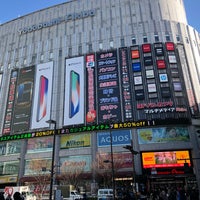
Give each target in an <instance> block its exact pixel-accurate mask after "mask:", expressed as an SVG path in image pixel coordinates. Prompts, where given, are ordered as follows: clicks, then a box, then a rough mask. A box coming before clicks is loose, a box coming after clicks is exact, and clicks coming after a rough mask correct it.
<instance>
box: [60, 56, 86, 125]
mask: <svg viewBox="0 0 200 200" xmlns="http://www.w3.org/2000/svg"><path fill="white" fill-rule="evenodd" d="M84 88H85V87H84V57H83V56H81V57H76V58H69V59H66V73H65V103H64V124H63V125H64V126H68V125H73V124H83V123H84V116H85V115H84V111H85V109H84V100H85V95H84Z"/></svg>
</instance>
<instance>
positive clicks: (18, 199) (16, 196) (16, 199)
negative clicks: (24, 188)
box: [13, 192, 23, 200]
mask: <svg viewBox="0 0 200 200" xmlns="http://www.w3.org/2000/svg"><path fill="white" fill-rule="evenodd" d="M13 199H14V200H22V199H23V198H22V196H21V194H20V193H19V192H15V193H14V195H13Z"/></svg>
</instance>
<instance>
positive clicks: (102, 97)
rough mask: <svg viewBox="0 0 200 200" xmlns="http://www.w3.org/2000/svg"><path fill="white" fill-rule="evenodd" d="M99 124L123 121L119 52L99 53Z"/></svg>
mask: <svg viewBox="0 0 200 200" xmlns="http://www.w3.org/2000/svg"><path fill="white" fill-rule="evenodd" d="M97 84H98V85H97V89H98V92H97V96H98V99H97V102H98V122H99V123H105V122H106V123H109V120H110V121H122V115H121V106H120V89H119V75H118V61H117V51H116V50H113V51H109V52H103V53H101V52H99V53H97Z"/></svg>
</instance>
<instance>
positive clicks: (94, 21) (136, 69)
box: [0, 0, 200, 193]
mask: <svg viewBox="0 0 200 200" xmlns="http://www.w3.org/2000/svg"><path fill="white" fill-rule="evenodd" d="M0 55H1V56H0V70H1V71H0V72H1V74H0V80H1V82H0V84H1V85H0V88H1V89H0V105H1V106H0V112H1V115H0V131H1V137H0V154H1V155H0V188H4V187H5V186H10V185H13V186H14V185H28V184H30V183H33V182H34V180H35V179H34V177H35V175H36V174H37V173H39V171H42V172H43V173H44V172H45V173H47V174H48V173H49V169H50V168H51V158H52V147H53V145H54V143H53V135H54V133H56V141H55V155H56V156H55V162H54V163H55V174H60V173H62V172H63V171H65V169H66V166H68V168H72V167H76V166H80V165H81V166H82V167H83V170H82V172H81V176H80V177H81V178H80V185H79V186H81V187H84V188H86V191H87V192H91V193H93V192H94V190H95V189H96V188H98V187H103V183H102V178H99V173H98V172H99V171H101V170H103V169H104V166H103V165H110V163H105V162H104V161H106V160H107V161H110V160H111V158H113V162H114V175H115V182H116V186H118V185H122V184H124V183H125V182H126V181H129V183H130V185H131V184H132V183H131V182H132V176H133V171H134V176H135V183H134V184H135V186H137V190H141V189H142V188H143V189H144V188H145V190H148V189H151V188H156V187H159V186H161V185H162V184H164V185H166V184H167V185H170V184H171V185H175V186H177V187H178V186H185V185H187V186H188V187H200V160H199V159H198V158H200V155H199V148H200V146H199V145H200V144H199V139H198V132H199V130H200V122H199V111H200V40H199V33H198V32H197V31H196V30H195V29H194V28H193V27H191V26H190V25H188V23H187V18H186V13H185V8H184V2H183V1H182V0H168V1H166V0H123V1H122V0H84V1H80V0H72V1H69V2H66V3H63V4H59V5H55V6H53V7H49V8H46V9H43V10H38V11H36V12H33V13H30V14H28V15H25V16H22V17H19V18H16V19H14V20H12V21H9V22H6V23H4V24H1V25H0ZM48 120H53V123H51V124H49V123H47V121H48ZM111 136H112V137H111ZM111 138H112V140H111ZM126 145H129V146H132V148H133V150H134V151H137V152H138V154H136V155H135V154H132V153H131V152H130V151H128V150H127V149H126V148H124V147H125V146H126ZM111 147H112V152H111ZM132 161H134V166H133V165H132ZM95 162H96V163H98V166H100V167H99V168H98V170H94V167H92V166H94V163H95ZM102 163H104V164H102ZM185 163H187V164H188V166H189V171H188V170H185V168H184V165H185ZM109 168H110V167H109ZM44 169H45V170H44ZM55 177H57V176H56V175H55ZM56 181H58V182H59V180H56ZM94 188H95V189H94Z"/></svg>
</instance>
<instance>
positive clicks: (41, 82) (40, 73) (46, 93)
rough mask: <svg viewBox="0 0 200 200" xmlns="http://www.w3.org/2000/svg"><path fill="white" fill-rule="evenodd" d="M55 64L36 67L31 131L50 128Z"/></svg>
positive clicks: (49, 63) (50, 63)
mask: <svg viewBox="0 0 200 200" xmlns="http://www.w3.org/2000/svg"><path fill="white" fill-rule="evenodd" d="M52 77H53V62H48V63H43V64H39V65H37V67H36V76H35V90H34V100H33V112H32V113H33V114H32V122H31V129H35V128H44V127H48V126H49V124H48V123H46V121H47V120H49V119H50V108H51V97H52Z"/></svg>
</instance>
